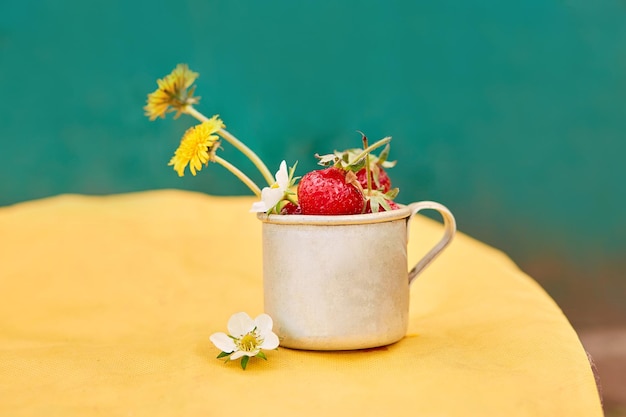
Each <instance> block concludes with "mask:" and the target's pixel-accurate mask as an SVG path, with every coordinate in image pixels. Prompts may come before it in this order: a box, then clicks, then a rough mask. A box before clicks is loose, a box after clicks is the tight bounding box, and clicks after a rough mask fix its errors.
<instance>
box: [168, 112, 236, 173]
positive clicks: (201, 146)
mask: <svg viewBox="0 0 626 417" xmlns="http://www.w3.org/2000/svg"><path fill="white" fill-rule="evenodd" d="M222 128H224V123H223V122H222V120H221V119H220V118H219V117H218V116H217V115H215V116H213V117H212V118H210V119H208V120H207V121H206V122H203V123H201V124H199V125H196V126H192V127H190V128H189V129H187V131H186V132H185V134H184V135H183V138H182V139H181V141H180V145H179V146H178V149H176V152H175V153H174V156H173V157H172V159H171V160H170V162H169V164H168V165H170V166H171V165H173V166H174V170H175V171H176V172H178V176H179V177H182V176H183V175H184V174H185V168H186V167H187V165H189V170H190V171H191V174H192V175H194V176H195V175H196V171H200V170H201V169H202V165H203V164H207V163H208V162H209V160H210V159H211V157H212V155H213V153H214V152H215V148H216V145H217V143H218V141H219V137H218V136H217V135H215V133H216V132H217V131H219V130H220V129H222Z"/></svg>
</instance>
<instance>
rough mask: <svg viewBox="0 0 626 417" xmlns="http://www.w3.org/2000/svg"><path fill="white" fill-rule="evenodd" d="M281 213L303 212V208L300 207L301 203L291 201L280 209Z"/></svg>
mask: <svg viewBox="0 0 626 417" xmlns="http://www.w3.org/2000/svg"><path fill="white" fill-rule="evenodd" d="M280 214H302V210H301V209H300V205H299V204H295V203H292V202H291V201H289V202H287V204H285V205H284V207H283V208H282V209H281V210H280Z"/></svg>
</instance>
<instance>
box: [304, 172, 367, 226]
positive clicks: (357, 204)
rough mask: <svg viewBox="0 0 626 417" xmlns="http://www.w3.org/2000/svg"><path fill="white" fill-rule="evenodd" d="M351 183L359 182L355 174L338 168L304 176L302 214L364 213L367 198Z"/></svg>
mask: <svg viewBox="0 0 626 417" xmlns="http://www.w3.org/2000/svg"><path fill="white" fill-rule="evenodd" d="M346 175H348V179H347V180H346ZM350 177H352V178H350ZM352 181H355V182H356V179H354V173H352V172H350V171H344V170H342V169H340V168H337V167H335V166H332V167H330V168H326V169H320V170H316V171H311V172H309V173H308V174H305V175H304V176H303V177H302V179H301V180H300V183H299V184H298V203H299V204H300V208H301V210H302V214H309V215H312V214H322V215H340V214H360V213H363V210H364V208H365V197H363V192H362V191H361V190H360V189H359V188H358V185H354V184H353V183H352Z"/></svg>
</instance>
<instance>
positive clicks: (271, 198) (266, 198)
mask: <svg viewBox="0 0 626 417" xmlns="http://www.w3.org/2000/svg"><path fill="white" fill-rule="evenodd" d="M290 177H291V175H289V172H288V171H287V163H286V162H285V161H282V162H281V163H280V167H279V168H278V171H277V172H276V175H275V178H276V182H275V183H274V184H272V186H271V187H265V188H263V189H262V190H261V201H257V202H255V203H253V204H252V208H251V209H250V211H251V212H253V213H258V212H268V211H271V210H272V209H274V208H275V207H276V205H277V204H278V203H280V202H281V201H282V200H283V199H284V198H285V194H286V193H287V192H288V191H289V187H290V186H291V182H292V181H291V178H290Z"/></svg>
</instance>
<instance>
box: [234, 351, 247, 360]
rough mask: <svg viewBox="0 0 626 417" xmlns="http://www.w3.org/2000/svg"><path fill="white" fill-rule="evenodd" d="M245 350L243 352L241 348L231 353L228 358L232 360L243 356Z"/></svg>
mask: <svg viewBox="0 0 626 417" xmlns="http://www.w3.org/2000/svg"><path fill="white" fill-rule="evenodd" d="M245 355H246V352H244V351H243V350H238V351H237V352H235V353H233V354H232V355H230V360H231V361H234V360H235V359H239V358H241V357H242V356H245Z"/></svg>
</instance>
